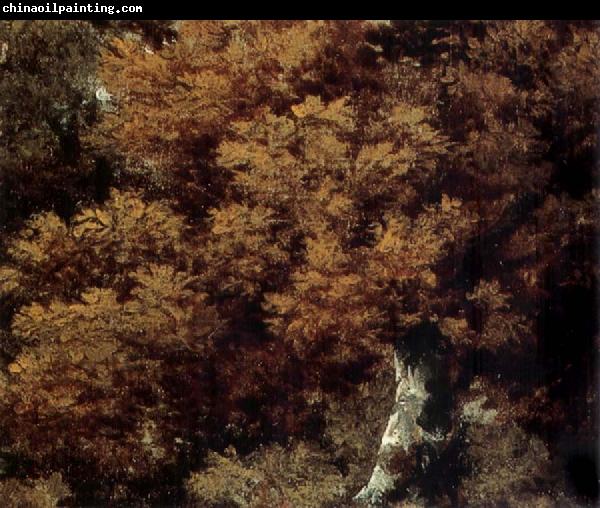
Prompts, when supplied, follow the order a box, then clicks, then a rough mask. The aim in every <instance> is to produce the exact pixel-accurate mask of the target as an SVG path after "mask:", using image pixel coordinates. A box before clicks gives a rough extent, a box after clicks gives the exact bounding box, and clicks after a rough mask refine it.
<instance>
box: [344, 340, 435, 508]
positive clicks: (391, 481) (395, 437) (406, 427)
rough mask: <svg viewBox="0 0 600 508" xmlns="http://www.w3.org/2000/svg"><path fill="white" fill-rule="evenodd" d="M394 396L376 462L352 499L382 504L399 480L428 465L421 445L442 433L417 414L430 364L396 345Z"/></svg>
mask: <svg viewBox="0 0 600 508" xmlns="http://www.w3.org/2000/svg"><path fill="white" fill-rule="evenodd" d="M394 366H395V370H396V396H395V403H394V406H393V408H392V414H391V415H390V417H389V420H388V424H387V427H386V429H385V432H384V434H383V437H382V438H381V445H380V447H379V451H378V454H377V462H376V465H375V467H374V469H373V472H372V474H371V478H370V480H369V482H368V483H367V485H365V486H364V487H363V488H362V490H361V491H360V492H359V493H358V494H357V495H356V496H355V498H354V499H355V501H357V502H359V503H362V504H366V505H369V506H381V505H383V504H384V503H385V501H386V499H387V498H388V496H389V495H390V494H391V493H392V492H393V491H394V490H395V489H396V487H398V486H399V485H401V484H405V483H406V482H407V480H409V479H410V478H411V477H412V476H413V475H414V474H415V473H416V472H417V471H418V470H419V469H421V470H422V468H425V467H427V462H428V458H427V455H426V454H421V453H420V451H421V450H422V449H423V445H426V444H431V445H435V443H437V442H439V441H441V440H443V439H444V436H441V435H434V434H430V433H429V432H427V431H426V430H425V429H424V428H423V427H422V426H421V425H420V424H419V417H420V416H421V413H422V411H423V408H424V406H425V403H426V401H427V400H428V399H429V397H430V394H429V393H428V392H427V390H426V388H425V385H426V382H427V381H428V379H429V376H430V370H431V369H430V368H428V366H427V365H426V361H425V359H421V360H419V361H417V362H416V364H414V365H410V364H409V362H408V355H407V354H405V353H403V351H401V350H400V349H399V348H398V347H396V348H395V350H394Z"/></svg>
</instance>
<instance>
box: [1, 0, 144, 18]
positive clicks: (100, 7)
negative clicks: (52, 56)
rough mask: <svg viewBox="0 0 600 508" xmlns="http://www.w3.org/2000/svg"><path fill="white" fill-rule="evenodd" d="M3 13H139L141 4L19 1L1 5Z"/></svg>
mask: <svg viewBox="0 0 600 508" xmlns="http://www.w3.org/2000/svg"><path fill="white" fill-rule="evenodd" d="M2 12H3V13H4V14H30V13H32V14H38V13H39V14H46V13H50V14H109V15H110V14H122V13H123V14H124V13H141V12H142V6H141V5H119V6H115V5H104V4H99V3H94V4H77V3H75V4H68V5H63V4H58V3H56V2H48V3H45V4H37V5H28V4H22V3H20V2H18V3H13V2H10V3H8V4H4V5H2Z"/></svg>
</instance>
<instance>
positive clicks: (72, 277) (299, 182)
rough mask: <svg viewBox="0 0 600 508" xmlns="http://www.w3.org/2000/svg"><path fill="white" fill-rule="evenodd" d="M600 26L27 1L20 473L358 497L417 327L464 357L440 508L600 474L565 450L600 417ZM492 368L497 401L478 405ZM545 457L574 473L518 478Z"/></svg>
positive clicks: (16, 142) (216, 501)
mask: <svg viewBox="0 0 600 508" xmlns="http://www.w3.org/2000/svg"><path fill="white" fill-rule="evenodd" d="M149 34H150V35H149ZM152 34H154V36H153V37H152ZM17 40H19V41H21V44H20V45H19V44H16V42H15V41H17ZM40 41H45V42H47V44H45V45H44V44H41V43H40ZM599 45H600V40H599V36H598V31H597V26H596V25H595V24H593V23H586V22H569V23H567V22H550V21H511V22H495V21H490V22H478V21H470V22H467V21H463V22H458V21H457V22H434V21H430V22H427V21H414V22H394V23H391V22H378V23H375V22H358V21H347V22H342V21H227V22H224V21H184V22H175V23H172V24H170V25H169V26H165V25H163V24H160V25H147V24H144V23H142V24H140V25H139V26H138V25H132V26H129V25H113V24H107V25H105V24H88V23H84V22H77V23H75V22H73V23H71V22H69V23H63V24H61V25H60V26H58V25H55V24H52V23H42V22H39V23H38V22H31V23H24V24H22V25H21V24H18V23H17V22H14V23H12V24H11V23H7V24H4V25H1V30H0V68H2V71H3V72H4V73H5V74H6V76H8V78H7V79H10V80H12V81H11V83H13V84H12V85H11V86H12V90H13V92H12V94H11V93H9V90H8V88H9V86H8V85H0V97H2V99H1V100H2V101H3V103H2V106H1V107H0V130H2V131H3V134H4V133H5V132H6V133H7V135H6V136H5V135H3V137H2V139H3V141H2V142H1V143H0V171H1V174H0V178H1V180H0V189H1V190H0V199H2V200H3V207H2V210H3V215H2V217H3V218H4V219H5V222H6V224H5V226H6V228H5V229H6V231H7V234H5V235H4V236H3V238H2V240H1V253H2V258H1V264H0V309H1V314H0V324H1V325H2V328H1V330H0V339H1V340H0V344H1V346H2V358H3V364H2V371H1V374H0V400H1V401H2V403H1V404H0V419H1V421H2V425H3V428H4V429H5V432H4V433H3V435H2V438H1V444H2V448H1V450H0V452H1V453H0V455H1V456H2V457H3V460H4V461H5V462H6V464H7V465H6V471H4V472H3V479H1V480H0V491H1V492H10V493H11V494H9V495H10V496H13V497H18V498H23V499H24V501H23V502H24V503H26V504H27V503H30V504H31V503H33V504H34V505H36V506H37V505H39V506H54V505H56V504H58V503H61V502H67V503H72V504H73V505H81V504H82V503H83V504H86V503H87V504H94V505H97V504H109V505H110V504H111V503H112V504H115V503H117V504H119V503H129V504H132V503H133V504H134V505H136V506H137V505H139V506H151V505H161V503H162V505H164V504H165V503H172V502H175V503H177V504H178V505H181V504H185V503H188V504H189V505H191V506H282V507H283V506H307V507H308V506H349V505H350V504H351V502H352V497H353V496H354V495H355V494H356V492H355V491H352V489H355V490H356V486H357V482H359V481H363V482H364V480H365V478H364V476H365V475H364V472H363V473H361V472H360V469H361V468H368V467H372V466H373V464H372V463H370V464H366V462H368V461H369V460H370V461H371V462H372V461H373V460H374V454H375V453H376V450H373V452H370V451H369V450H368V449H367V448H366V447H367V445H366V444H365V443H366V442H367V441H368V440H369V439H370V441H368V442H369V446H372V440H373V439H372V438H373V436H370V437H369V436H361V432H355V431H354V430H350V427H352V426H353V425H354V426H355V427H356V428H363V427H361V426H368V432H374V431H373V427H374V426H376V425H375V423H376V422H379V421H381V422H383V421H384V420H385V418H386V415H385V408H384V406H385V404H383V403H381V400H380V399H381V397H382V395H381V393H379V392H377V390H380V389H381V390H382V389H383V388H381V387H382V386H384V385H385V386H387V387H388V388H390V387H389V383H388V384H387V385H386V383H387V381H385V380H384V381H385V382H384V381H382V375H383V374H382V372H383V371H385V370H386V369H389V368H390V361H391V356H390V354H391V353H390V351H391V350H392V349H393V348H394V347H395V348H403V350H405V351H407V354H408V355H409V357H411V358H413V357H414V358H416V357H420V356H419V355H421V356H422V355H432V356H435V357H436V358H438V359H440V360H439V362H440V365H442V366H443V371H444V375H445V376H446V377H444V382H443V383H441V384H442V385H444V386H441V385H440V386H435V387H433V388H432V390H438V391H439V392H440V393H441V392H443V397H442V396H440V397H438V398H436V399H435V400H442V399H443V400H444V401H445V402H444V404H445V405H444V404H442V405H441V406H439V407H433V406H432V407H428V408H427V410H426V411H427V414H426V415H425V416H424V418H425V419H427V422H426V423H425V425H426V426H427V428H429V429H430V430H431V432H432V433H435V432H438V433H440V432H443V433H444V434H445V435H446V436H447V439H446V441H445V445H444V446H445V448H443V449H441V448H440V451H439V453H438V458H437V459H436V460H437V461H436V462H434V463H433V464H432V465H431V466H429V465H428V466H427V467H428V469H427V468H424V469H423V471H421V472H419V473H414V478H413V479H412V480H411V481H412V482H413V483H414V484H415V485H417V487H415V488H417V489H420V490H422V491H423V492H427V496H429V497H428V498H427V500H428V501H429V502H430V503H431V504H432V505H436V506H447V505H448V506H449V505H451V504H452V503H454V504H456V503H461V502H472V503H475V504H476V502H477V500H480V498H481V497H482V496H485V495H487V496H489V498H490V502H491V503H502V502H509V501H510V502H511V503H516V504H515V505H518V504H519V503H534V502H540V503H542V502H546V501H547V489H550V488H556V489H557V491H556V492H558V491H559V490H560V496H566V497H562V498H561V499H567V498H568V496H572V497H571V498H568V499H570V501H565V502H574V501H573V499H578V500H579V501H581V502H588V501H591V500H593V499H592V497H590V496H591V495H589V494H586V493H583V494H582V493H581V491H579V490H577V486H576V485H575V484H573V485H575V486H573V485H572V484H568V483H567V484H562V483H560V484H559V482H554V481H553V479H554V478H555V476H553V475H556V474H557V473H556V470H557V468H559V469H560V467H563V466H562V465H561V464H562V463H561V460H563V458H561V453H563V451H562V450H560V449H559V447H557V446H556V443H557V442H558V441H559V440H560V439H562V437H563V434H564V435H568V436H569V437H573V436H576V438H577V439H579V440H588V441H586V442H589V440H591V439H592V437H591V436H593V435H594V434H595V431H596V430H597V422H596V421H595V418H594V417H593V416H591V415H592V413H593V411H592V410H591V409H590V408H593V407H595V404H596V403H597V395H596V394H595V390H594V386H595V383H596V370H595V367H596V366H595V360H594V358H595V357H594V355H595V352H596V348H597V345H596V343H595V337H596V334H597V326H596V322H595V318H594V309H595V306H594V302H595V295H596V288H597V286H596V282H597V281H596V279H597V259H596V256H595V251H594V242H595V235H596V223H597V209H596V206H597V199H598V189H597V173H598V166H597V159H596V156H597V146H598V143H597V135H598V130H597V128H598V121H599V118H598V87H597V82H598V78H600V67H599V64H598V58H597V55H598V49H599ZM16 48H25V49H19V50H17V49H16ZM62 53H66V58H65V59H62V60H61V59H60V57H61V55H62ZM88 53H89V54H90V55H93V58H90V59H89V63H88V64H87V67H81V66H80V64H79V62H80V59H81V58H83V56H82V55H84V56H85V55H87V54H88ZM63 56H64V55H63ZM55 61H61V62H64V64H61V65H63V66H64V69H63V68H62V67H61V70H60V72H59V70H56V69H52V66H51V65H50V63H49V62H55ZM86 61H88V60H86ZM82 73H83V74H85V76H83V77H82V75H81V74H82ZM7 83H8V82H7ZM27 83H29V84H27ZM15 94H18V97H19V98H18V100H17V99H16V98H15V97H16V95H15ZM44 97H45V99H43V98H44ZM42 99H43V100H44V101H45V102H40V101H42ZM40 112H42V113H43V115H42V116H40ZM9 117H10V118H16V119H18V123H19V125H16V124H15V123H14V122H13V123H9V122H8V118H9ZM15 121H17V120H15ZM36 122H37V123H36ZM38 124H39V125H38ZM34 145H35V147H36V148H35V149H33V148H28V147H30V146H34ZM42 191H46V192H48V191H51V193H53V194H52V197H51V198H50V199H47V198H43V197H42V196H43V195H44V192H42ZM19 200H23V202H22V203H21V204H18V203H20V201H19ZM567 300H572V301H570V302H569V301H567ZM559 323H570V324H569V325H567V324H560V325H559ZM571 323H572V326H571ZM421 335H423V339H422V340H421V341H420V340H418V338H419V337H420V336H421ZM425 335H427V337H429V338H427V339H426V338H424V336H425ZM415 337H417V340H415ZM431 337H435V340H434V339H432V338H431ZM434 343H435V345H434V346H433V345H432V344H434ZM428 348H429V349H428ZM519 369H520V370H519ZM523 371H527V372H528V374H527V375H526V376H520V375H519V372H523ZM481 387H485V390H484V391H483V392H482V393H483V394H485V396H486V397H487V400H488V402H487V403H486V404H487V405H486V406H485V407H486V408H488V409H487V410H489V411H493V412H494V415H499V416H498V419H497V420H495V423H494V424H493V425H494V426H493V427H486V426H485V425H483V424H482V423H481V421H475V420H473V421H471V420H469V418H470V417H467V416H465V414H467V415H468V414H471V413H469V411H468V409H469V408H471V409H472V408H473V407H475V406H473V404H475V405H477V404H479V403H478V402H476V400H477V399H476V397H480V396H481V394H480V391H481V390H482V388H481ZM390 390H391V391H393V388H390ZM361 394H362V395H361ZM365 394H368V397H367V396H366V395H365ZM392 395H393V394H392V393H390V396H392ZM357 400H360V401H363V400H364V401H365V402H364V404H363V403H362V402H361V404H363V407H360V408H356V407H355V406H356V404H355V405H353V404H352V401H357ZM390 400H391V399H390ZM474 401H475V402H474ZM469 404H470V405H469ZM488 406H489V407H488ZM340 407H348V408H353V407H354V409H352V411H354V413H353V414H354V416H353V415H352V414H346V415H345V416H344V418H345V419H347V425H348V429H347V432H348V435H347V436H348V437H347V438H346V437H343V438H342V437H340V436H344V434H343V425H340V423H339V422H340V421H342V420H343V419H342V417H341V416H340V413H341V410H340ZM482 407H483V406H482ZM465 408H467V409H465ZM477 408H479V406H477ZM489 408H491V409H489ZM525 408H527V409H528V410H525ZM388 409H389V408H388ZM481 410H482V411H483V409H481ZM352 411H350V410H349V412H352ZM436 411H437V412H438V413H436ZM359 414H360V415H363V416H361V417H358V416H356V415H359ZM440 414H441V415H442V416H440ZM481 414H485V413H481ZM364 415H368V418H367V417H365V416H364ZM353 418H356V422H355V421H354V420H353ZM360 420H362V421H360ZM367 420H368V421H367ZM332 422H333V423H332ZM335 422H337V423H335ZM380 426H381V425H380ZM496 426H497V428H496ZM365 429H367V427H365ZM498 429H500V430H498ZM496 431H497V433H496V434H497V435H501V437H500V438H498V446H497V448H496V452H495V455H494V456H493V457H490V456H487V455H486V454H485V453H484V452H483V451H482V449H485V447H486V446H487V445H488V441H489V440H494V439H496V436H495V434H494V433H495V432H496ZM365 432H366V430H365ZM561 433H563V434H561ZM375 437H376V438H377V439H379V436H375ZM465 439H466V441H465ZM363 440H364V441H363ZM523 443H525V444H523ZM334 445H335V446H334ZM489 446H490V447H491V448H494V446H495V445H494V444H489ZM286 447H287V448H286ZM336 447H337V449H335V448H336ZM523 447H524V448H523ZM516 449H518V450H520V452H519V453H520V454H519V453H517V452H516V451H515V450H516ZM348 450H350V451H348ZM507 457H509V458H510V460H512V461H513V462H515V464H513V466H512V470H513V471H516V473H515V474H516V475H517V476H518V479H517V480H515V477H514V475H513V476H511V474H512V473H511V471H509V470H507V469H506V468H507V467H508V466H506V465H505V463H506V461H507V460H509V459H508V458H507ZM515 457H517V458H515ZM519 457H520V458H519ZM436 468H437V469H436ZM478 468H479V469H478ZM490 468H497V470H495V471H496V473H495V474H490V472H489V471H490ZM503 468H504V469H503ZM527 468H529V469H527ZM280 469H281V472H280ZM528 470H534V471H535V474H536V475H537V476H536V477H539V478H540V480H539V482H538V483H539V485H542V484H543V485H544V487H543V488H544V489H546V490H544V491H543V492H542V490H541V488H538V487H537V486H536V485H533V484H531V483H527V485H526V487H523V492H521V493H519V492H520V491H519V492H516V493H515V490H518V489H519V488H520V487H519V485H522V482H523V481H524V480H522V477H523V478H524V477H526V476H527V473H526V471H528ZM439 471H446V472H447V474H448V475H456V481H455V482H454V483H453V486H452V487H448V486H447V485H442V484H441V483H440V481H439V480H435V481H434V480H433V479H432V478H433V477H434V476H436V475H437V476H439V474H438V472H439ZM478 471H479V472H478ZM480 471H485V473H481V472H480ZM478 475H479V476H478ZM519 475H520V476H519ZM442 476H443V475H442ZM223 478H227V480H226V481H225V480H224V479H223ZM436 482H437V483H436ZM519 482H521V483H519ZM342 486H343V487H342ZM411 488H412V487H411ZM411 492H412V491H411ZM521 494H522V496H521V497H519V496H520V495H521ZM557 495H558V494H557ZM577 496H579V497H577ZM582 496H583V497H582ZM586 496H587V497H586ZM65 500H66V501H65ZM397 501H398V502H401V501H402V493H401V492H400V491H399V493H398V499H397ZM405 501H406V502H409V501H408V500H406V499H405ZM36 503H37V504H36ZM44 503H45V504H44ZM15 506H17V504H16V505H15ZM18 506H21V505H18ZM398 506H404V505H400V504H399V505H398ZM540 506H542V505H540ZM543 506H546V505H543Z"/></svg>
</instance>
